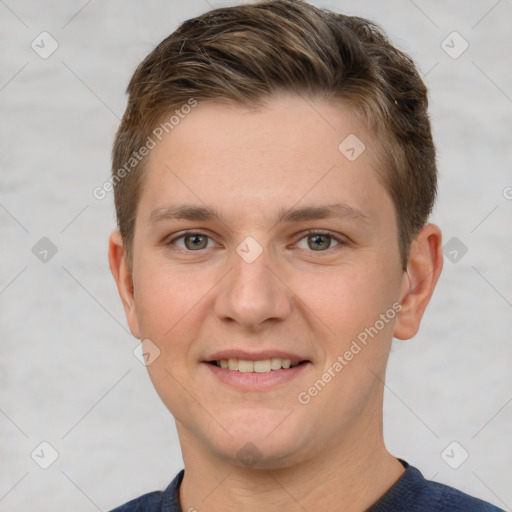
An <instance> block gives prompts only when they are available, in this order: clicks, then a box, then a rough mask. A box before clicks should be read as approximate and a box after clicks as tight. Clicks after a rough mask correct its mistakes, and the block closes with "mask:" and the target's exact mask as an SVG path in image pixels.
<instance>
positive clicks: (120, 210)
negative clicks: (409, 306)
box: [112, 0, 437, 269]
mask: <svg viewBox="0 0 512 512" xmlns="http://www.w3.org/2000/svg"><path fill="white" fill-rule="evenodd" d="M280 91H287V92H295V93H297V94H306V95H309V96H310V97H318V98H321V99H325V100H339V101H341V102H344V103H345V104H347V105H349V106H350V107H351V108H353V109H354V111H355V112H357V113H358V114H359V115H360V116H362V118H363V120H364V121H365V122H366V125H367V127H368V129H369V130H370V133H372V134H374V135H375V136H376V139H377V141H379V146H380V147H381V149H382V159H381V163H382V165H383V171H382V172H380V173H379V174H380V176H381V178H382V180H383V184H384V186H385V188H386V190H387V192H388V193H389V194H390V196H391V198H392V200H393V203H394V206H395V211H396V217H397V223H398V233H399V234H398V244H399V248H400V255H401V260H402V266H403V268H404V269H405V268H406V265H407V260H408V252H409V248H410V243H411V241H412V240H413V239H414V237H415V236H416V235H417V233H418V231H419V230H420V229H421V228H422V227H423V226H424V225H425V223H426V222H427V218H428V216H429V215H430V213H431V211H432V208H433V204H434V201H435V196H436V191H437V169H436V154H435V147H434V143H433V140H432V134H431V128H430V120H429V117H428V113H427V107H428V100H427V88H426V86H425V84H424V83H423V81H422V79H421V77H420V76H419V74H418V71H417V70H416V67H415V65H414V62H413V60H412V59H411V58H410V57H409V56H408V55H407V54H405V53H404V52H403V51H401V50H399V49H397V48H396V47H395V46H393V44H392V43H391V42H390V41H389V39H388V37H387V36H386V34H385V33H384V32H383V30H382V29H381V28H380V27H379V26H378V25H377V24H375V23H373V22H371V21H368V20H366V19H363V18H359V17H355V16H346V15H343V14H338V13H334V12H331V11H328V10H324V9H320V8H317V7H314V6H312V5H310V4H308V3H306V2H304V1H302V0H295V1H293V0H266V1H262V2H258V3H252V4H247V5H239V6H236V7H226V8H220V9H214V10H212V11H209V12H207V13H205V14H203V15H201V16H198V17H196V18H193V19H189V20H187V21H185V22H184V23H182V24H181V25H180V27H179V28H178V29H177V30H176V31H175V32H174V33H172V34H171V35H170V36H168V37H167V38H166V39H164V40H163V41H162V42H161V43H160V44H158V46H157V47H156V48H155V49H154V50H153V51H152V52H151V53H149V55H148V56H147V57H146V58H145V59H144V60H143V61H142V62H141V63H140V64H139V66H138V67H137V69H136V71H135V73H134V75H133V77H132V78H131V80H130V83H129V85H128V88H127V91H126V92H127V94H128V96H129V97H128V105H127V108H126V111H125V113H124V116H123V119H122V121H121V124H120V126H119V129H118V131H117V134H116V137H115V141H114V146H113V151H112V179H113V180H114V185H115V187H114V195H115V206H116V214H117V221H118V226H119V229H120V231H121V235H122V237H123V241H124V244H125V251H126V256H127V261H128V264H129V265H130V267H131V264H132V258H133V255H132V249H133V248H132V245H133V236H134V229H135V219H136V215H137V205H138V201H139V198H140V195H141V190H142V187H143V184H144V181H143V177H144V162H145V158H143V159H141V158H140V156H139V157H138V158H139V160H137V161H135V160H133V157H134V154H137V151H138V150H139V149H140V148H141V147H142V146H144V144H145V143H146V141H147V139H148V137H149V136H150V134H151V133H152V131H153V130H154V129H155V127H156V126H158V124H159V123H161V122H162V119H163V117H164V116H165V115H169V114H170V113H171V112H172V111H173V110H174V109H176V108H177V107H180V106H182V105H185V104H187V103H189V102H190V100H191V98H193V99H194V101H224V102H228V103H229V102H231V103H236V104H241V105H244V106H249V107H252V108H258V107H259V106H262V105H264V104H265V103H264V102H265V100H269V99H270V98H271V96H272V95H273V94H274V93H276V92H280ZM340 142H341V141H340ZM130 159H132V161H133V163H134V164H136V165H133V170H132V169H128V170H127V167H126V163H127V162H128V161H130ZM139 162H140V163H139ZM123 167H124V169H125V171H124V172H122V173H120V170H121V169H122V168H123ZM120 176H121V177H120ZM121 178H122V179H121Z"/></svg>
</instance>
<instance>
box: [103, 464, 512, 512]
mask: <svg viewBox="0 0 512 512" xmlns="http://www.w3.org/2000/svg"><path fill="white" fill-rule="evenodd" d="M398 460H400V462H401V463H402V464H403V466H404V467H405V471H404V472H403V473H402V475H401V476H400V478H399V479H398V480H397V481H396V482H395V484H394V485H393V486H392V487H391V489H389V491H388V492H386V494H384V496H382V497H381V498H380V499H379V500H378V501H377V503H375V504H373V505H372V506H371V507H370V508H369V509H368V510H367V511H366V512H504V510H502V509H500V508H498V507H495V506H494V505H491V504H490V503H487V502H486V501H482V500H480V499H478V498H474V497H473V496H469V495H468V494H465V493H463V492H461V491H458V490H457V489H454V488H453V487H449V486H448V485H444V484H440V483H438V482H432V481H431V480H426V479H425V478H424V477H423V475H422V474H421V473H420V471H419V470H418V469H416V468H415V467H413V466H410V465H409V464H408V463H407V462H405V461H404V460H401V459H398ZM184 474H185V470H181V471H180V472H179V473H178V474H177V475H176V477H175V478H174V480H173V481H172V482H171V483H170V484H169V486H168V487H167V489H165V491H155V492H150V493H149V494H144V495H143V496H140V497H139V498H136V499H134V500H132V501H129V502H128V503H125V504H124V505H121V506H120V507H117V508H115V509H114V510H111V512H184V511H182V509H181V508H180V504H179V499H178V489H179V486H180V483H181V481H182V480H183V475H184Z"/></svg>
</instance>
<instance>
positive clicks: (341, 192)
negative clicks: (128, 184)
mask: <svg viewBox="0 0 512 512" xmlns="http://www.w3.org/2000/svg"><path fill="white" fill-rule="evenodd" d="M376 155H377V151H376V143H375V141H374V139H373V137H371V136H370V135H369V134H368V133H367V131H366V130H365V128H364V125H363V123H361V122H360V121H358V119H357V118H356V116H355V115H354V113H353V112H352V111H351V110H350V109H349V108H347V107H345V106H343V105H340V104H339V103H337V104H334V103H326V102H323V101H318V100H316V101H313V100H311V99H305V98H302V97H300V96H296V95H280V96H276V97H274V98H273V99H272V101H270V102H269V103H268V105H266V106H265V107H263V108H261V109H258V110H250V109H249V108H246V107H242V106H240V105H227V104H224V103H218V102H199V104H198V105H197V106H196V107H195V108H194V109H193V110H192V111H191V113H190V114H188V115H186V116H183V118H182V119H181V120H180V122H179V124H177V125H176V126H174V127H173V129H172V130H169V133H166V134H164V135H163V137H162V140H161V141H159V142H158V143H157V145H156V147H155V148H154V149H153V150H152V151H151V153H150V155H149V156H148V160H147V162H146V170H147V176H146V178H145V181H146V183H145V186H144V191H143V194H142V197H141V204H140V211H142V212H143V213H144V215H145V216H146V218H149V216H151V214H152V212H154V210H155V209H156V208H165V207H167V205H168V203H172V202H176V201H178V200H179V201H180V202H188V203H190V202H191V201H193V202H194V203H196V204H197V203H203V205H215V206H221V207H222V209H225V210H229V209H230V206H232V207H233V208H235V206H236V207H237V208H238V211H241V209H245V213H246V214H247V215H250V214H251V212H252V215H253V216H261V215H262V214H264V215H265V214H266V211H268V209H269V208H270V207H273V209H275V210H276V211H277V210H280V211H281V214H282V212H283V209H284V208H288V207H290V206H292V205H293V204H296V203H298V202H301V201H303V202H304V204H306V203H307V204H315V205H317V204H320V203H325V202H328V203H339V202H342V203H344V204H347V205H349V206H351V207H353V208H354V209H357V210H359V211H361V212H363V213H365V214H366V212H368V214H371V213H372V211H371V210H372V209H375V208H377V207H379V206H380V207H382V204H379V205H378V204H376V200H377V198H378V196H383V197H381V202H382V201H384V202H387V204H386V206H389V201H388V199H389V198H387V194H386V192H385V190H384V187H383V186H382V184H381V182H380V179H379V178H378V174H377V172H376V167H378V165H379V163H378V159H377V158H376ZM228 198H229V203H226V201H227V200H228ZM249 206H250V208H249ZM375 213H377V214H378V212H375Z"/></svg>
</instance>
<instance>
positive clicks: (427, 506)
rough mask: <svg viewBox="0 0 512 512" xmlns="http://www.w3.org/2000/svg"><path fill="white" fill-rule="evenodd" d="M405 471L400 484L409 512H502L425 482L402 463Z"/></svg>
mask: <svg viewBox="0 0 512 512" xmlns="http://www.w3.org/2000/svg"><path fill="white" fill-rule="evenodd" d="M402 463H403V464H404V466H405V468H406V470H405V473H404V474H403V476H402V478H401V479H400V480H402V484H404V485H403V488H404V489H403V490H404V491H405V493H404V494H403V496H404V497H405V496H406V495H407V498H408V499H407V500H405V501H407V502H408V503H403V504H402V505H405V507H406V509H407V510H409V511H410V512H427V511H432V512H503V510H502V509H500V508H498V507H496V506H495V505H492V504H491V503H488V502H486V501H483V500H481V499H479V498H476V497H474V496H470V495H469V494H466V493H464V492H462V491H459V490H458V489H455V488H454V487H451V486H449V485H446V484H442V483H440V482H434V481H432V480H427V479H426V478H425V477H424V476H423V475H422V474H421V472H420V470H419V469H416V468H415V467H413V466H410V465H409V464H407V463H406V462H405V461H402Z"/></svg>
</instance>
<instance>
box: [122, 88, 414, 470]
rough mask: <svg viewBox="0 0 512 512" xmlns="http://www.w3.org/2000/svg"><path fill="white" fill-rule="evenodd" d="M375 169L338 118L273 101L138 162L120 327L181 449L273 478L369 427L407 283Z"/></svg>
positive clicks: (234, 111)
mask: <svg viewBox="0 0 512 512" xmlns="http://www.w3.org/2000/svg"><path fill="white" fill-rule="evenodd" d="M354 135H355V136H356V137H357V138H358V139H359V141H360V142H362V143H364V145H365V149H364V150H363V151H362V152H361V150H362V148H363V146H361V145H360V142H357V139H355V138H354ZM349 136H350V138H349V139H347V137H349ZM345 139H347V141H346V142H345V143H343V144H341V146H340V143H342V142H343V141H345ZM352 149H353V150H352ZM359 153H360V154H359ZM354 157H356V158H354ZM378 160H379V159H378V155H377V152H376V150H375V148H374V147H373V144H372V138H371V136H370V135H369V134H368V133H366V132H365V130H364V129H363V127H362V125H360V124H359V123H358V122H357V121H356V118H355V116H353V115H352V112H351V111H350V110H349V109H348V108H343V107H342V106H340V105H339V104H337V105H334V104H329V103H325V102H320V101H317V102H311V101H308V102H306V101H305V100H303V99H301V98H298V97H295V96H284V95H283V96H279V97H277V96H276V97H275V98H274V99H273V100H272V102H271V103H269V104H268V106H266V107H265V108H263V109H262V110H260V111H250V110H248V109H244V108H242V107H235V106H227V105H225V104H220V103H199V105H198V106H197V107H196V108H195V109H194V110H193V111H192V113H190V114H189V115H188V116H187V117H186V118H185V119H183V120H182V121H181V123H180V124H179V125H178V126H176V127H175V128H174V130H173V131H172V132H170V133H169V134H168V135H167V136H166V138H164V139H163V140H162V142H161V143H159V144H158V145H157V147H156V148H155V149H153V150H152V152H151V154H150V156H149V158H148V160H147V175H146V181H145V185H144V189H143V192H142V195H141V198H140V203H139V207H138V213H137V220H136V227H135V234H134V245H133V254H134V260H133V297H132V298H131V299H130V300H131V303H130V306H129V307H127V316H128V321H129V324H130V328H131V330H132V333H133V334H134V335H135V336H137V337H139V338H140V339H141V340H146V339H149V340H151V347H154V348H153V351H156V352H154V353H158V351H159V355H158V357H156V359H154V361H153V362H152V363H151V364H149V366H148V371H149V375H150V377H151V380H152V382H153V384H154V386H155V388H156V390H157V392H158V394H159V395H160V397H161V399H162V400H163V402H164V403H165V405H166V406H167V407H168V408H169V410H170V411H171V412H172V414H173V415H174V417H175V419H176V422H177V427H178V432H179V435H180V438H181V440H182V445H183V444H185V445H187V446H189V447H190V446H194V449H196V450H200V451H201V450H202V451H203V452H204V454H205V455H206V456H210V457H217V458H219V459H223V460H226V461H230V462H232V463H234V464H243V463H244V460H243V459H244V457H245V455H248V456H249V457H250V456H253V458H254V457H256V458H258V459H259V467H268V468H270V467H277V466H282V467H285V466H287V465H290V464H293V463H296V462H297V461H300V460H305V459H308V458H313V457H317V456H321V455H322V454H325V453H329V451H332V450H333V449H339V447H340V446H346V445H347V443H349V442H350V443H352V445H354V443H361V442H363V441H364V434H365V432H368V429H369V428H370V427H369V425H372V422H375V424H377V423H378V421H379V420H378V418H379V416H380V415H381V410H380V407H381V403H380V400H381V393H382V385H381V381H380V378H383V375H384V370H385V365H386V362H387V358H388V354H389V350H390V344H391V339H392V336H393V331H394V329H395V328H396V327H395V324H396V323H397V322H399V313H398V310H399V309H400V306H399V305H398V303H399V301H400V300H401V298H402V295H403V290H404V286H405V284H406V278H405V274H404V272H403V271H402V269H401V265H400V255H399V249H398V242H397V239H398V235H397V222H396V217H395V210H394V207H393V203H392V201H391V199H390V197H389V195H388V193H387V192H386V190H385V189H384V187H383V185H382V182H381V181H380V179H379V177H378V174H377V169H379V165H380V164H379V161H378ZM379 170H381V169H379ZM145 343H148V342H145ZM155 347H156V348H155ZM219 365H220V366H219ZM226 366H228V367H227V368H226ZM287 366H290V367H289V368H286V367H287ZM237 368H238V369H237ZM249 443H251V444H249ZM185 449H186V447H185ZM251 451H252V452H251ZM249 452H251V453H249Z"/></svg>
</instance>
